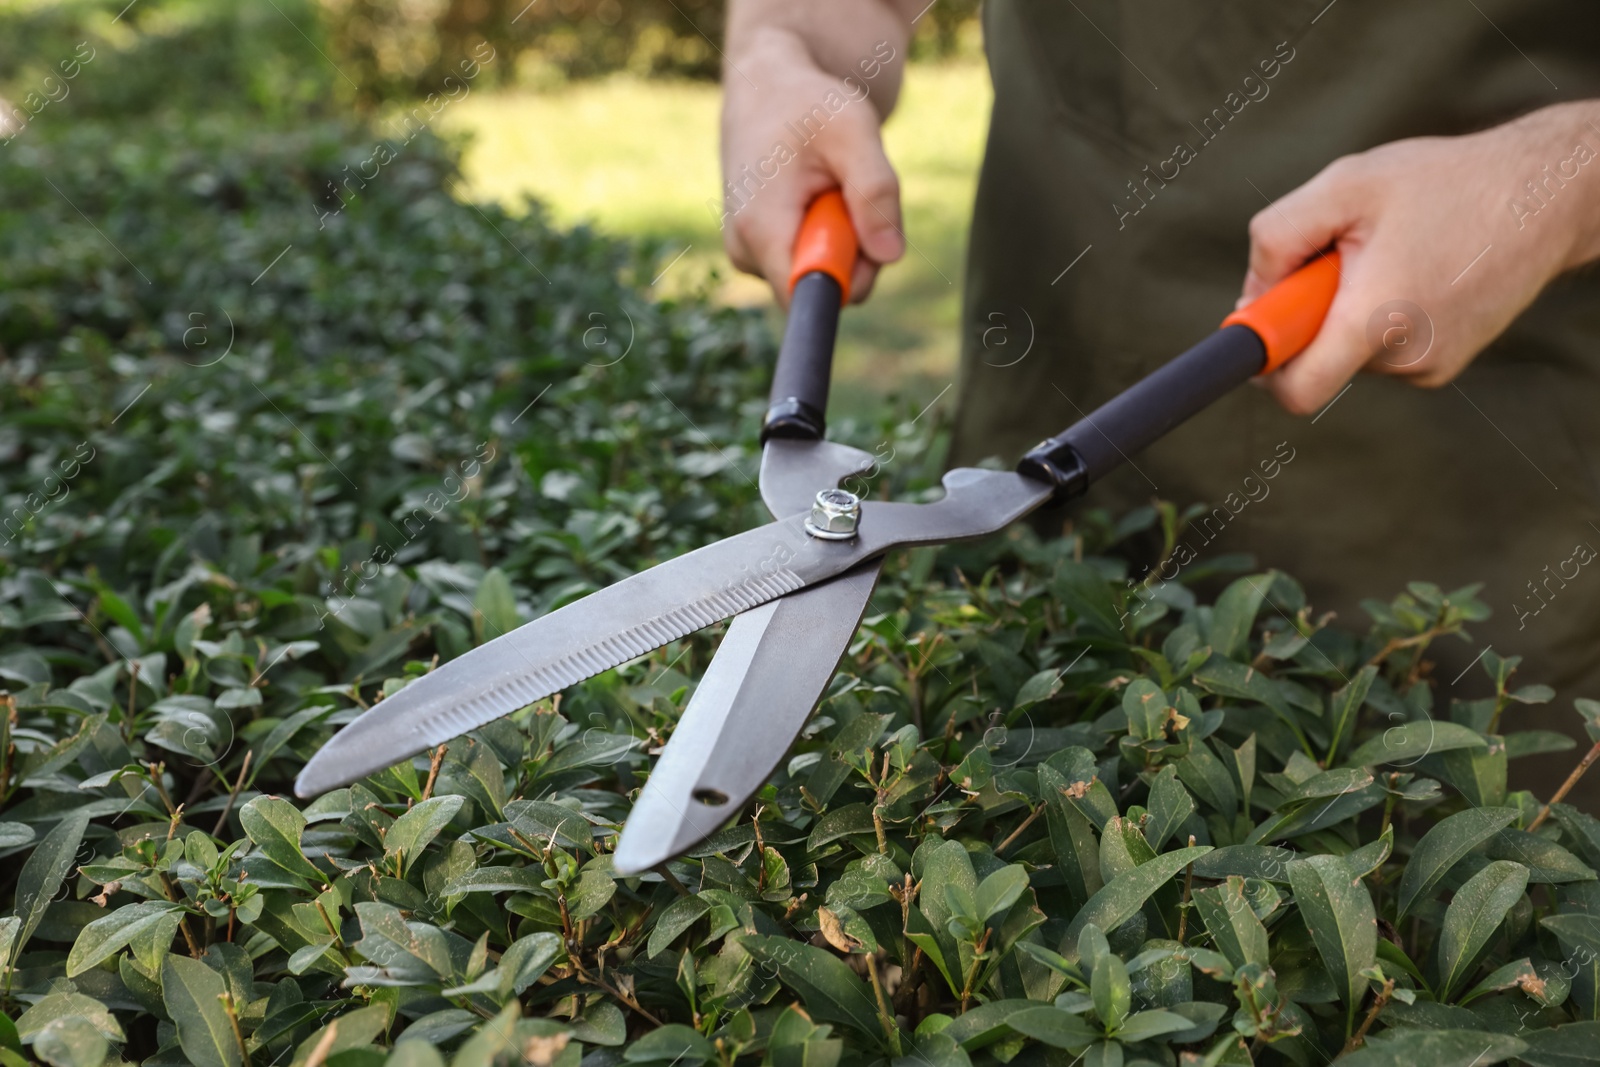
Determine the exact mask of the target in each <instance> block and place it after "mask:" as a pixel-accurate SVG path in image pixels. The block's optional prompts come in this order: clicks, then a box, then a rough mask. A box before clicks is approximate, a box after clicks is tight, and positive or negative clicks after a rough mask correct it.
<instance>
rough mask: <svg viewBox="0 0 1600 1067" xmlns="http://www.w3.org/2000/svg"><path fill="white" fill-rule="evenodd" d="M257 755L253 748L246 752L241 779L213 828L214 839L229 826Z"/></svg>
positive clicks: (229, 795)
mask: <svg viewBox="0 0 1600 1067" xmlns="http://www.w3.org/2000/svg"><path fill="white" fill-rule="evenodd" d="M255 755H256V750H255V749H253V748H252V749H247V750H246V751H245V754H244V762H243V763H241V764H240V765H239V777H238V778H237V779H235V780H234V783H233V792H231V793H229V794H228V802H227V803H226V804H224V805H223V806H222V814H221V815H218V816H217V825H215V826H213V827H212V828H211V836H212V837H216V836H217V835H218V834H220V833H222V830H223V827H225V826H227V825H228V816H229V815H231V814H232V813H233V805H234V802H235V801H237V800H238V799H239V792H240V791H241V790H242V789H244V778H245V775H247V774H249V773H250V761H251V760H252V759H254V758H255Z"/></svg>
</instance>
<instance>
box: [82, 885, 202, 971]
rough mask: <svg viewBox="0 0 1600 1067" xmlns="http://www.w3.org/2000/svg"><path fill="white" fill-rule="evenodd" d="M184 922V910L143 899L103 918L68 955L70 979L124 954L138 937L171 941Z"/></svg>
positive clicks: (88, 928)
mask: <svg viewBox="0 0 1600 1067" xmlns="http://www.w3.org/2000/svg"><path fill="white" fill-rule="evenodd" d="M182 920H183V908H182V907H180V906H179V905H177V904H171V903H168V902H167V901H165V900H142V901H139V902H138V903H136V904H127V905H124V906H123V907H120V908H118V909H116V910H115V911H113V912H111V913H110V914H109V915H105V916H102V917H101V918H98V919H96V920H95V921H94V922H92V923H90V924H89V925H88V926H85V927H84V928H83V929H82V930H80V931H79V932H78V939H77V940H76V941H74V942H73V944H72V951H71V952H69V953H67V977H68V978H75V977H77V976H78V975H80V974H82V973H83V972H84V971H87V970H89V969H90V968H91V967H96V966H98V965H99V964H100V963H102V962H103V961H105V960H108V959H110V958H111V957H112V956H114V955H116V954H117V953H118V952H120V951H121V950H122V949H123V947H124V946H126V945H128V944H129V943H130V942H132V941H133V940H134V939H135V938H138V937H141V936H148V937H151V938H153V939H155V940H156V941H160V940H162V939H163V934H164V935H165V940H166V941H167V942H169V943H170V942H171V940H172V935H173V934H174V933H175V932H176V931H177V929H178V923H180V922H181V921H182Z"/></svg>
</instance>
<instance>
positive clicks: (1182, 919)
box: [1178, 834, 1194, 945]
mask: <svg viewBox="0 0 1600 1067" xmlns="http://www.w3.org/2000/svg"><path fill="white" fill-rule="evenodd" d="M1189 847H1190V848H1193V847H1194V835H1193V834H1190V835H1189ZM1193 896H1194V864H1192V863H1191V864H1189V866H1188V867H1186V868H1184V872H1183V903H1182V904H1181V905H1179V907H1178V944H1180V945H1181V944H1183V939H1184V937H1186V936H1187V935H1188V933H1189V901H1190V899H1191V898H1192V897H1193Z"/></svg>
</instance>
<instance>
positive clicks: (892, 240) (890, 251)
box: [826, 129, 906, 263]
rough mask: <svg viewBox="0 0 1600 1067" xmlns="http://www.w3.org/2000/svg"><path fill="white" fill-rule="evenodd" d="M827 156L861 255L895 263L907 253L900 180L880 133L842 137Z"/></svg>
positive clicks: (873, 131)
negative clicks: (842, 194) (885, 152)
mask: <svg viewBox="0 0 1600 1067" xmlns="http://www.w3.org/2000/svg"><path fill="white" fill-rule="evenodd" d="M826 156H827V160H828V163H829V165H830V166H831V167H832V169H833V172H834V173H835V174H837V175H838V176H839V187H840V189H841V190H842V191H843V192H844V203H845V207H846V208H847V209H848V210H849V212H850V222H851V223H852V224H853V225H854V226H855V228H856V237H857V238H858V239H859V240H860V242H861V254H862V255H863V256H865V257H866V258H868V259H870V260H872V261H873V262H875V263H893V262H894V261H895V260H897V259H899V258H900V257H901V256H902V255H904V254H905V250H906V243H905V234H904V233H903V232H902V223H901V221H900V179H899V178H897V177H896V176H895V173H894V168H893V167H891V166H890V165H889V157H888V156H886V155H884V152H883V142H882V141H881V140H879V139H878V135H877V130H876V129H873V130H872V131H870V135H868V136H856V137H842V138H839V139H838V140H837V141H834V142H832V143H830V144H829V145H828V147H827V151H826Z"/></svg>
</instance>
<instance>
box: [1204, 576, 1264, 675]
mask: <svg viewBox="0 0 1600 1067" xmlns="http://www.w3.org/2000/svg"><path fill="white" fill-rule="evenodd" d="M1275 577H1276V575H1275V574H1274V573H1273V572H1271V571H1268V572H1266V573H1265V574H1249V575H1246V576H1245V577H1243V578H1239V579H1237V580H1235V581H1234V582H1232V583H1231V584H1230V585H1229V586H1228V588H1226V589H1224V590H1223V591H1222V594H1221V595H1220V596H1218V597H1217V602H1216V604H1215V605H1213V606H1212V608H1211V625H1210V626H1209V627H1208V628H1207V630H1206V639H1207V643H1209V644H1210V645H1211V648H1212V650H1213V651H1215V652H1216V653H1217V654H1219V655H1222V656H1226V657H1228V658H1229V659H1235V660H1236V659H1241V658H1247V656H1246V653H1248V652H1249V650H1250V630H1251V628H1252V627H1253V626H1254V625H1255V621H1256V615H1258V614H1259V613H1260V611H1261V603H1262V601H1263V600H1265V599H1266V596H1267V590H1268V589H1271V588H1272V581H1273V579H1274V578H1275Z"/></svg>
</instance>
